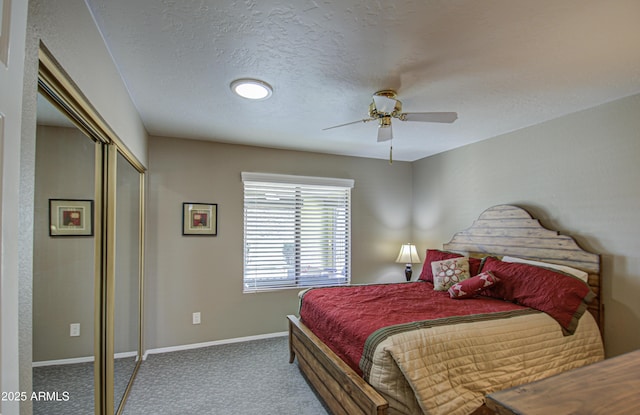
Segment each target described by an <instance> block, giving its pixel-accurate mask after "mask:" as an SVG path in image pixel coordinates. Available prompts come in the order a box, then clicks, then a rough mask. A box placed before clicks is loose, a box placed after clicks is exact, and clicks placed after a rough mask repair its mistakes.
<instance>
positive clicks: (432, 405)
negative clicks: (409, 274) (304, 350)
mask: <svg viewBox="0 0 640 415" xmlns="http://www.w3.org/2000/svg"><path fill="white" fill-rule="evenodd" d="M300 317H301V319H302V321H303V323H304V324H305V325H307V327H309V328H310V329H311V330H312V331H314V333H315V334H316V335H317V336H318V337H320V339H322V340H323V341H324V343H325V344H327V345H328V346H329V347H330V348H331V349H332V350H333V351H334V352H336V354H338V356H340V357H341V358H342V359H343V360H344V361H345V362H346V363H347V364H349V365H350V366H351V367H352V368H354V370H356V371H357V372H358V373H360V374H361V375H362V376H363V377H364V378H365V379H366V380H367V381H368V382H369V383H370V384H371V385H372V386H373V387H374V388H376V389H377V390H378V391H379V392H380V393H381V394H382V395H383V396H385V398H386V399H387V400H388V401H389V406H390V409H389V413H390V414H419V413H423V414H425V415H439V414H447V415H464V414H469V413H471V412H473V411H474V410H475V409H477V408H478V407H479V406H481V405H482V403H483V402H484V396H485V395H486V394H487V393H491V392H494V391H497V390H500V389H504V388H508V387H511V386H516V385H519V384H522V383H526V382H531V381H533V380H537V379H541V378H544V377H547V376H550V375H553V374H556V373H560V372H562V371H565V370H568V369H572V368H575V367H579V366H583V365H585V364H589V363H593V362H596V361H599V360H601V359H603V357H604V352H603V348H602V341H601V338H600V333H599V330H598V327H597V325H596V324H595V321H594V319H593V317H592V316H591V315H590V314H589V313H586V314H585V315H584V316H583V317H582V318H581V319H580V322H579V325H578V328H577V330H576V332H575V334H573V335H572V336H565V335H564V334H563V332H562V330H561V328H560V326H559V325H558V323H557V322H556V321H555V320H554V319H552V318H551V317H549V316H548V315H546V314H544V313H542V312H538V311H535V310H532V309H529V308H526V307H522V306H518V305H515V304H512V303H508V302H504V301H499V300H495V299H481V298H477V299H472V300H451V299H449V298H448V295H447V294H446V293H443V292H438V291H433V287H432V285H431V284H429V283H407V284H388V285H373V286H353V287H340V288H326V289H312V290H308V291H305V292H302V293H301V308H300Z"/></svg>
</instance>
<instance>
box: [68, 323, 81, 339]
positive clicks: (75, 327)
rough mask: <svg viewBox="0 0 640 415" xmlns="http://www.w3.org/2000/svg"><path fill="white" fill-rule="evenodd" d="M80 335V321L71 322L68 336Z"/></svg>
mask: <svg viewBox="0 0 640 415" xmlns="http://www.w3.org/2000/svg"><path fill="white" fill-rule="evenodd" d="M79 335H80V323H71V324H70V325H69V336H71V337H78V336H79Z"/></svg>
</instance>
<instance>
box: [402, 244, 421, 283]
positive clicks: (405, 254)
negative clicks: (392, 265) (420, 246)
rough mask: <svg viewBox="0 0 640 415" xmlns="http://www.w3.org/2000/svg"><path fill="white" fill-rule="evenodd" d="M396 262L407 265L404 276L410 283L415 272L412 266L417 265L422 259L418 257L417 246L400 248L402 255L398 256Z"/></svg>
mask: <svg viewBox="0 0 640 415" xmlns="http://www.w3.org/2000/svg"><path fill="white" fill-rule="evenodd" d="M396 262H398V263H405V264H407V266H406V268H405V269H404V275H405V277H406V278H407V281H410V280H411V274H412V273H413V271H412V270H411V264H417V263H419V262H420V257H419V256H418V251H417V250H416V246H415V245H414V244H403V245H402V246H401V247H400V253H399V254H398V258H397V259H396Z"/></svg>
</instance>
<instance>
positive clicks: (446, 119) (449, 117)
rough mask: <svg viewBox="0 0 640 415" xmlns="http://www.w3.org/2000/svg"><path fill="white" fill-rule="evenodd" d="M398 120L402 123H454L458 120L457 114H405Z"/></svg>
mask: <svg viewBox="0 0 640 415" xmlns="http://www.w3.org/2000/svg"><path fill="white" fill-rule="evenodd" d="M398 118H399V119H400V120H402V121H421V122H443V123H449V124H450V123H452V122H454V121H455V120H457V119H458V113H457V112H405V113H404V114H400V115H399V116H398Z"/></svg>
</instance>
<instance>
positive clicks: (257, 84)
mask: <svg viewBox="0 0 640 415" xmlns="http://www.w3.org/2000/svg"><path fill="white" fill-rule="evenodd" d="M231 90H232V91H233V92H234V93H235V94H237V95H239V96H241V97H242V98H246V99H251V100H255V101H258V100H263V99H267V98H269V97H270V96H271V94H273V88H272V87H271V85H269V84H268V83H266V82H264V81H261V80H259V79H251V78H242V79H236V80H235V81H233V82H231Z"/></svg>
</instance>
